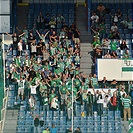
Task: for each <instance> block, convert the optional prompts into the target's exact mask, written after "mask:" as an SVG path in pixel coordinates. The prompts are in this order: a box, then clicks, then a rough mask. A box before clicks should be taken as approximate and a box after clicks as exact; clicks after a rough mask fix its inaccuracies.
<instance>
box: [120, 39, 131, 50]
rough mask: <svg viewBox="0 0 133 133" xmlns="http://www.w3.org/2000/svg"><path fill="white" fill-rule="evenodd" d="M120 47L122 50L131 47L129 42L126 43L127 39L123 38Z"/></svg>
mask: <svg viewBox="0 0 133 133" xmlns="http://www.w3.org/2000/svg"><path fill="white" fill-rule="evenodd" d="M120 49H121V50H126V49H129V48H128V47H127V44H126V40H122V43H121V45H120Z"/></svg>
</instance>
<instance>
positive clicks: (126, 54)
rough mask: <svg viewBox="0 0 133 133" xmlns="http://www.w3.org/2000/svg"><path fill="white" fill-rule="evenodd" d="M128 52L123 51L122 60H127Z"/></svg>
mask: <svg viewBox="0 0 133 133" xmlns="http://www.w3.org/2000/svg"><path fill="white" fill-rule="evenodd" d="M129 56H130V55H129V52H128V50H125V52H124V53H123V59H129Z"/></svg>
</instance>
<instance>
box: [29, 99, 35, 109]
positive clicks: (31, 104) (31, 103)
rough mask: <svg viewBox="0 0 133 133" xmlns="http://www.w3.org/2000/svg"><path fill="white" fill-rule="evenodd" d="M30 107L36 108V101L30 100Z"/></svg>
mask: <svg viewBox="0 0 133 133" xmlns="http://www.w3.org/2000/svg"><path fill="white" fill-rule="evenodd" d="M29 103H30V107H31V108H33V107H34V106H35V101H34V99H32V98H30V99H29Z"/></svg>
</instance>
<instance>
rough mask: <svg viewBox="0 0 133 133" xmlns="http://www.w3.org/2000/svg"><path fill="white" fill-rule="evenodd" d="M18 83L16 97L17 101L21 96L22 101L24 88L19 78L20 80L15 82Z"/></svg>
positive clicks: (23, 81)
mask: <svg viewBox="0 0 133 133" xmlns="http://www.w3.org/2000/svg"><path fill="white" fill-rule="evenodd" d="M17 82H18V97H17V99H18V98H19V96H20V95H21V96H22V100H24V87H25V85H24V84H25V80H24V79H23V78H22V77H20V80H17Z"/></svg>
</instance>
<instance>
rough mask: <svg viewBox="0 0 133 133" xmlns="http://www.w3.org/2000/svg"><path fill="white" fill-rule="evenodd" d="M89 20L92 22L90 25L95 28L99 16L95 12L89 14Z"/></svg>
mask: <svg viewBox="0 0 133 133" xmlns="http://www.w3.org/2000/svg"><path fill="white" fill-rule="evenodd" d="M91 22H92V25H91V27H92V28H93V29H94V30H95V29H96V28H97V27H98V22H99V17H98V16H97V14H96V13H95V12H94V13H93V15H92V16H91Z"/></svg>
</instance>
